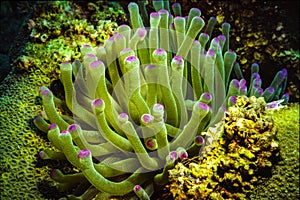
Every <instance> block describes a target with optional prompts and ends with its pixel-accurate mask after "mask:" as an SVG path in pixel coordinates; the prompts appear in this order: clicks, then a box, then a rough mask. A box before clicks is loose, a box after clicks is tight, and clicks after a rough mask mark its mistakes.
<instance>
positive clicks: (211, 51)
mask: <svg viewBox="0 0 300 200" xmlns="http://www.w3.org/2000/svg"><path fill="white" fill-rule="evenodd" d="M207 55H209V56H215V55H216V53H215V51H214V50H212V49H209V50H208V51H207Z"/></svg>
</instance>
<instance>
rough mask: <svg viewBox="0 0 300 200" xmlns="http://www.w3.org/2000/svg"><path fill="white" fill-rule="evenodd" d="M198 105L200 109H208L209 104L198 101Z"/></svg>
mask: <svg viewBox="0 0 300 200" xmlns="http://www.w3.org/2000/svg"><path fill="white" fill-rule="evenodd" d="M198 107H199V108H200V109H202V110H209V106H208V105H207V104H206V103H203V102H199V103H198Z"/></svg>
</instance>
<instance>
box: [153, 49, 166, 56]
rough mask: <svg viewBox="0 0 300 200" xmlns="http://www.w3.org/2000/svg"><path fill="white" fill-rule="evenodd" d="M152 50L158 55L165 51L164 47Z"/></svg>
mask: <svg viewBox="0 0 300 200" xmlns="http://www.w3.org/2000/svg"><path fill="white" fill-rule="evenodd" d="M154 52H155V54H158V55H161V54H164V53H166V51H165V50H164V49H161V48H159V49H156V50H155V51H154Z"/></svg>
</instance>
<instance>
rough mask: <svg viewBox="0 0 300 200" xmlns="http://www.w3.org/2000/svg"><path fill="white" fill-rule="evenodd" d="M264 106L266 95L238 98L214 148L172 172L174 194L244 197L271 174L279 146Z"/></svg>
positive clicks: (226, 115) (181, 197)
mask: <svg viewBox="0 0 300 200" xmlns="http://www.w3.org/2000/svg"><path fill="white" fill-rule="evenodd" d="M265 107H266V103H265V101H264V100H263V98H256V97H250V98H248V97H245V96H243V97H238V98H237V102H236V104H235V106H233V107H230V108H229V109H228V111H227V112H226V114H225V117H224V119H223V121H222V126H223V133H222V134H221V136H220V138H219V140H217V142H215V143H213V144H211V146H207V149H211V150H207V151H206V154H205V155H203V156H202V157H196V158H193V159H191V160H186V161H184V162H182V163H178V164H177V165H176V167H175V169H173V170H170V171H169V172H170V182H171V184H170V185H169V186H168V188H169V190H170V192H171V193H172V194H173V197H174V198H175V199H245V198H246V197H247V193H248V192H249V191H250V190H251V189H252V188H253V187H254V185H255V184H256V183H257V180H258V178H259V177H262V176H264V177H265V176H270V175H271V167H272V166H273V164H274V163H276V162H277V161H278V158H279V145H278V143H277V141H276V128H275V127H274V125H273V120H272V118H271V116H269V115H268V114H267V113H266V110H265ZM206 135H207V137H208V138H209V137H210V136H211V135H212V134H211V133H206Z"/></svg>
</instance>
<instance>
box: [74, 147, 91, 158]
mask: <svg viewBox="0 0 300 200" xmlns="http://www.w3.org/2000/svg"><path fill="white" fill-rule="evenodd" d="M90 155H91V151H90V150H87V149H84V150H81V151H79V152H78V154H77V157H78V158H87V157H89V156H90Z"/></svg>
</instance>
